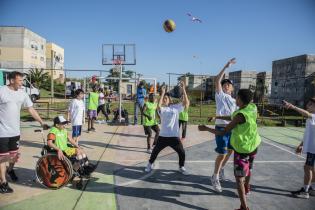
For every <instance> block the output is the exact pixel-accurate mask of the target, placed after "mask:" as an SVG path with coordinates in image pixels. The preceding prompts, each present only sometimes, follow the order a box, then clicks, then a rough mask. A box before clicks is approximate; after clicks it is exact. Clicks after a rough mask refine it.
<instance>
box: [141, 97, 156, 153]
mask: <svg viewBox="0 0 315 210" xmlns="http://www.w3.org/2000/svg"><path fill="white" fill-rule="evenodd" d="M156 109H157V103H156V102H155V98H154V94H153V93H151V94H150V95H149V101H147V102H145V104H144V106H143V109H142V111H143V116H144V123H143V128H144V133H145V135H147V153H149V154H151V152H152V150H151V137H152V130H154V132H155V137H154V142H153V145H155V144H156V141H157V138H158V137H159V133H160V129H159V126H158V122H157V119H156Z"/></svg>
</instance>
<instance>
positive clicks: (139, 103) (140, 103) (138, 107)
mask: <svg viewBox="0 0 315 210" xmlns="http://www.w3.org/2000/svg"><path fill="white" fill-rule="evenodd" d="M135 106H136V107H135V124H137V123H138V114H139V110H140V113H141V124H142V121H143V116H142V108H143V106H144V99H142V100H140V99H139V100H137V101H136V104H135Z"/></svg>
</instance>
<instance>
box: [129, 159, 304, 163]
mask: <svg viewBox="0 0 315 210" xmlns="http://www.w3.org/2000/svg"><path fill="white" fill-rule="evenodd" d="M139 161H141V160H125V161H124V162H139ZM304 162H305V161H303V160H255V161H254V163H304ZM155 163H178V160H157V161H155ZM185 163H215V160H186V161H185ZM228 163H233V161H228Z"/></svg>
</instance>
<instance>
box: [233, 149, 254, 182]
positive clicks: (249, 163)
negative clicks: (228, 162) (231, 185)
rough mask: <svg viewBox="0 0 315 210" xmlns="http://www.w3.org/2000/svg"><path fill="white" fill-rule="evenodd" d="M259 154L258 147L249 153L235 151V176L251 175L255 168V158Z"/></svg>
mask: <svg viewBox="0 0 315 210" xmlns="http://www.w3.org/2000/svg"><path fill="white" fill-rule="evenodd" d="M256 154H257V149H256V150H254V151H253V152H251V153H249V154H241V153H237V152H236V151H234V176H236V177H245V176H249V175H250V172H251V169H252V168H253V163H254V159H255V157H256Z"/></svg>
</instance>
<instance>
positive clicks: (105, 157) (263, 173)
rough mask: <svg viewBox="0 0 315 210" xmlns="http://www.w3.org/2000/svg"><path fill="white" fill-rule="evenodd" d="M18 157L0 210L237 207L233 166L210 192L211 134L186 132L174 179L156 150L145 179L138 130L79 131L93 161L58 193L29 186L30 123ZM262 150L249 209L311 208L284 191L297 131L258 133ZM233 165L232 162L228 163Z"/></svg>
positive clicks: (293, 165) (169, 160)
mask: <svg viewBox="0 0 315 210" xmlns="http://www.w3.org/2000/svg"><path fill="white" fill-rule="evenodd" d="M23 127H24V128H23V131H22V139H23V141H22V142H21V152H22V156H23V158H22V159H21V161H20V162H19V163H18V165H17V174H18V176H19V177H20V181H19V182H18V183H15V184H12V187H13V188H14V190H15V193H14V194H11V195H1V197H0V209H6V210H9V209H34V208H35V207H36V209H46V210H49V209H106V210H107V209H137V210H138V209H235V208H237V207H239V199H238V196H237V191H236V185H235V181H234V177H233V165H232V163H231V162H230V163H229V164H228V165H227V167H226V168H225V174H226V177H227V178H228V179H229V181H226V182H223V183H222V187H223V192H222V193H221V194H218V193H216V192H215V191H213V190H212V187H211V185H210V175H211V174H212V172H213V166H214V159H215V156H216V154H215V153H214V152H213V149H214V147H215V142H214V141H213V138H214V136H213V135H210V134H209V133H206V132H199V131H197V126H189V129H188V138H187V142H185V147H186V168H187V170H188V171H189V172H190V175H188V176H184V175H182V174H180V173H179V172H178V171H177V169H178V163H177V161H178V159H177V154H176V153H174V152H173V151H172V150H171V149H166V150H165V151H163V152H162V153H161V154H160V156H159V157H158V159H157V162H156V164H155V170H154V171H153V172H151V173H149V174H147V173H144V172H143V170H144V167H145V165H146V164H147V160H148V158H149V155H148V154H146V152H145V151H146V148H145V147H146V143H145V142H146V138H145V136H144V135H143V128H142V127H141V126H126V127H117V126H107V125H98V126H97V132H95V133H92V134H86V133H84V134H83V136H82V140H81V144H82V146H83V148H84V149H85V150H86V151H87V154H88V155H89V157H90V159H91V160H92V161H93V162H94V163H96V162H97V163H98V167H97V169H96V171H95V172H94V173H93V174H92V178H91V179H90V180H89V181H88V182H87V184H86V187H85V189H84V190H77V189H75V188H74V187H72V185H71V184H69V185H68V186H66V187H65V188H63V189H60V190H54V191H52V190H48V189H44V188H43V187H42V186H40V185H39V184H37V183H35V182H34V181H33V179H34V166H35V163H36V160H37V159H38V158H39V156H40V149H41V145H42V143H41V139H40V136H37V135H35V134H34V133H33V130H34V127H32V126H31V125H30V124H25V125H24V126H23ZM260 133H261V137H262V140H263V142H262V144H261V146H260V148H259V151H258V155H257V159H256V161H255V164H254V172H253V179H252V181H251V184H252V193H251V195H249V197H248V200H249V206H250V208H251V209H255V210H256V209H292V210H293V209H313V208H314V205H315V198H314V197H311V198H310V199H308V200H304V199H298V198H293V197H292V196H291V195H290V191H291V190H297V189H298V188H300V187H301V185H302V183H303V165H304V161H305V159H304V158H303V157H301V156H297V155H295V154H294V148H295V145H297V144H298V143H299V141H300V139H301V138H302V136H303V129H302V128H280V127H277V128H272V127H270V128H269V127H264V128H261V129H260ZM231 160H232V159H231Z"/></svg>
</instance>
